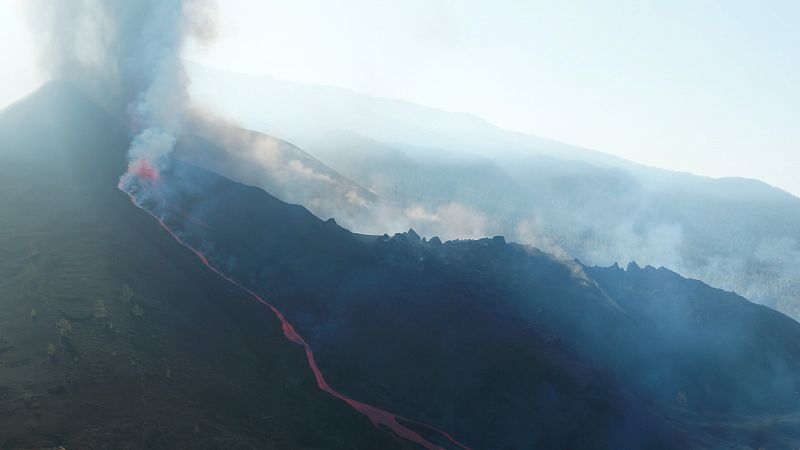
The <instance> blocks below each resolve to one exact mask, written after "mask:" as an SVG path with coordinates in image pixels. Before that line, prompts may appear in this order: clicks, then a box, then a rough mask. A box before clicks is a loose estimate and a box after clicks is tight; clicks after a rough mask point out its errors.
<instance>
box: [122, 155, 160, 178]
mask: <svg viewBox="0 0 800 450" xmlns="http://www.w3.org/2000/svg"><path fill="white" fill-rule="evenodd" d="M128 173H130V174H132V175H135V176H137V177H138V178H140V179H142V180H147V181H151V182H152V181H157V180H158V178H159V174H158V171H157V170H156V169H155V168H154V167H153V166H152V165H151V164H150V161H148V160H146V159H144V158H142V159H139V160H137V161H134V162H132V163H130V164H128Z"/></svg>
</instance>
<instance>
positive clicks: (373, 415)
mask: <svg viewBox="0 0 800 450" xmlns="http://www.w3.org/2000/svg"><path fill="white" fill-rule="evenodd" d="M144 164H147V163H146V162H144ZM146 167H148V168H150V169H151V170H152V167H150V166H149V164H147V165H146ZM130 173H131V174H134V175H137V176H138V175H139V174H140V173H142V172H140V171H136V170H133V171H130ZM152 173H154V174H155V178H149V177H148V176H145V177H143V178H144V179H146V180H148V181H155V180H157V179H158V173H157V172H155V171H152ZM144 174H145V175H147V174H150V172H149V171H147V170H145V171H144ZM120 190H122V191H123V192H125V193H126V194H128V196H129V197H130V199H131V202H132V203H133V205H134V206H136V207H138V208H140V209H142V210H143V211H145V212H147V213H148V214H150V215H151V216H153V218H155V219H156V220H157V221H158V223H159V224H160V225H161V227H162V228H164V230H166V232H167V233H169V234H170V236H172V237H173V239H175V240H176V241H177V242H178V243H179V244H181V245H183V246H184V247H186V248H187V249H189V250H190V251H191V252H192V253H194V254H195V255H196V256H197V257H198V258H199V259H200V261H201V262H202V263H203V264H204V265H205V266H206V267H208V268H209V269H211V271H213V272H214V273H216V274H217V275H219V276H220V277H222V278H223V279H224V280H226V281H228V282H229V283H231V284H233V285H234V286H236V287H238V288H239V289H241V290H243V291H244V292H246V293H247V294H249V295H250V296H251V297H252V298H253V299H255V300H256V301H258V302H259V303H261V304H263V305H264V306H266V307H268V308H269V309H270V310H271V311H272V312H273V314H275V316H276V317H277V318H278V320H280V322H281V328H282V330H283V334H284V336H285V337H286V339H288V340H289V341H291V342H294V343H295V344H298V345H300V346H302V347H303V349H304V350H305V352H306V359H307V360H308V366H309V367H310V368H311V371H312V372H313V373H314V378H315V379H316V381H317V386H318V387H319V388H320V389H322V390H323V391H325V392H327V393H328V394H330V395H332V396H334V397H336V398H338V399H339V400H342V401H343V402H345V403H347V404H348V405H350V407H352V408H353V409H355V410H356V411H358V412H359V413H361V414H363V415H364V416H366V417H367V418H368V419H369V420H370V422H372V424H373V425H374V426H375V427H376V428H379V429H389V430H391V431H392V432H393V433H394V434H395V435H397V436H399V437H401V438H403V439H406V440H407V441H410V442H413V443H415V444H418V445H420V446H422V447H423V448H425V449H426V450H442V447H441V446H439V445H436V444H434V443H432V442H430V441H428V440H427V439H425V438H424V437H422V436H421V435H420V434H419V433H417V432H415V431H413V430H411V429H410V428H408V427H405V426H403V425H402V424H401V423H400V421H405V422H408V423H413V424H417V425H421V426H423V427H425V428H427V429H429V430H432V431H434V432H436V433H438V434H439V435H440V436H442V437H444V438H445V439H447V440H448V441H450V442H451V443H453V444H454V445H456V446H458V447H459V448H461V449H463V450H471V449H470V448H469V447H467V446H465V445H464V444H462V443H460V442H458V441H457V440H456V439H454V438H453V437H452V436H450V435H449V434H448V433H446V432H444V431H442V430H439V429H437V428H435V427H432V426H430V425H427V424H424V423H421V422H417V421H414V420H409V419H406V418H404V417H402V416H398V415H396V414H392V413H390V412H388V411H384V410H382V409H380V408H376V407H374V406H372V405H368V404H366V403H363V402H360V401H358V400H354V399H352V398H350V397H347V396H345V395H344V394H342V393H341V392H339V391H337V390H335V389H334V388H332V387H331V386H330V385H329V384H328V382H327V381H325V377H324V376H323V375H322V372H321V371H320V369H319V367H317V362H316V360H315V358H314V352H313V351H312V350H311V347H310V346H309V345H308V343H306V341H305V339H303V337H302V336H301V335H300V334H299V333H298V332H297V331H295V329H294V327H293V326H292V324H291V323H290V322H289V321H288V320H287V319H286V317H285V316H284V315H283V313H281V312H280V311H279V310H278V309H277V308H276V307H275V306H273V305H272V304H271V303H269V302H268V301H266V300H264V299H263V298H262V297H261V296H259V295H258V294H256V293H255V292H253V291H252V290H250V289H248V288H246V287H244V286H242V285H241V284H239V283H238V282H237V281H235V280H234V279H232V278H231V277H229V276H228V275H225V274H224V273H222V272H221V271H220V270H219V269H217V268H216V267H214V266H213V265H211V263H210V262H209V260H208V258H207V257H206V256H205V255H203V254H202V253H201V252H200V251H199V250H197V249H195V248H193V247H191V246H190V245H188V244H187V243H186V242H184V241H183V240H182V239H181V238H180V237H179V236H178V235H177V234H176V233H175V232H174V231H172V230H171V229H170V228H169V227H168V226H167V224H166V223H164V220H163V219H161V218H160V217H157V216H156V215H154V214H152V213H151V212H150V211H148V210H147V209H146V208H143V207H142V206H140V205H139V204H138V203H137V202H136V198H135V197H134V196H133V195H132V194H131V193H129V192H127V191H125V189H123V188H122V185H120ZM184 214H185V213H184Z"/></svg>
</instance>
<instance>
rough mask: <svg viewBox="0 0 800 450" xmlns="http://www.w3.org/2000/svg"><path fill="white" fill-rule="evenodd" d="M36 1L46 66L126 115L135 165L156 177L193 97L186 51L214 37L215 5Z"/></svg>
mask: <svg viewBox="0 0 800 450" xmlns="http://www.w3.org/2000/svg"><path fill="white" fill-rule="evenodd" d="M29 7H30V10H29V13H30V19H31V22H32V26H33V27H34V29H35V30H37V31H38V32H39V33H40V39H41V40H42V42H41V48H42V54H41V65H42V68H43V69H44V70H45V71H46V72H47V73H48V74H49V75H50V76H51V77H52V78H54V79H60V80H67V81H70V82H72V83H73V84H75V85H76V86H78V87H79V88H81V89H82V90H83V91H84V92H85V93H86V94H88V95H89V96H90V97H92V98H93V100H95V101H96V102H97V103H98V104H100V105H102V106H103V107H105V108H106V109H108V110H109V111H110V112H112V113H114V114H117V115H118V116H120V117H122V118H124V120H125V121H126V123H127V124H128V128H129V129H130V132H131V137H132V142H131V146H130V150H129V152H128V158H129V164H130V166H129V172H132V173H136V174H137V175H140V176H141V177H143V178H145V179H155V178H157V176H158V170H159V168H160V167H161V166H162V165H163V164H164V163H165V161H166V159H165V156H166V155H167V154H168V153H169V152H170V151H172V148H173V146H174V144H175V142H176V140H177V138H178V137H179V135H180V133H181V128H182V123H183V117H184V114H185V112H186V109H187V106H188V103H189V96H188V91H187V84H188V82H187V76H186V73H185V71H184V68H183V64H182V61H181V58H180V56H181V51H182V50H183V48H184V46H185V44H186V43H187V42H188V41H189V40H190V39H194V40H198V41H200V42H207V41H209V40H210V39H211V38H213V36H214V26H213V21H212V20H211V18H212V17H213V14H211V12H212V11H211V10H212V9H213V4H212V3H211V2H210V1H208V0H136V1H130V0H59V1H57V2H53V1H45V0H32V1H31V2H30V3H29ZM121 182H122V183H123V184H124V183H125V177H123V179H122V180H121Z"/></svg>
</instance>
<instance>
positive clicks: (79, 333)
mask: <svg viewBox="0 0 800 450" xmlns="http://www.w3.org/2000/svg"><path fill="white" fill-rule="evenodd" d="M127 146H128V135H127V133H126V131H125V130H124V129H123V128H121V127H120V126H119V125H118V123H117V122H116V121H115V120H113V119H112V118H111V117H109V116H108V114H107V113H106V112H105V111H103V110H102V109H100V108H98V107H97V106H95V105H94V104H93V103H91V102H90V101H89V100H87V99H86V98H85V97H84V96H83V95H82V94H81V93H79V92H78V91H76V90H75V89H74V88H73V87H72V86H70V85H69V84H65V83H58V82H56V83H51V84H48V85H46V86H44V87H43V88H42V89H41V90H40V91H39V92H37V93H35V94H34V95H32V96H31V97H29V98H27V99H25V100H23V101H21V102H20V103H17V104H15V105H13V106H11V107H10V108H8V109H7V110H5V111H3V112H2V113H0V160H1V161H2V164H0V183H1V184H2V186H0V210H1V211H3V214H2V215H1V216H0V253H1V254H2V255H3V258H2V259H0V273H1V274H2V276H0V286H2V288H0V292H2V296H0V448H3V449H17V448H53V447H56V446H64V447H65V448H85V449H91V448H120V449H126V448H127V449H137V448H163V449H175V448H191V447H193V448H253V449H264V448H283V449H297V448H342V449H345V448H346V449H351V448H363V449H374V448H403V446H402V445H401V444H400V443H399V442H398V441H397V440H396V439H394V438H393V437H392V436H391V435H390V434H388V433H386V432H384V431H381V430H378V429H376V428H375V427H374V426H373V425H372V424H371V423H370V422H369V420H368V419H367V418H365V417H363V416H362V415H360V414H359V413H357V412H356V411H353V410H352V409H351V408H349V407H348V406H347V405H345V404H342V402H340V401H339V400H337V399H335V398H332V397H331V396H330V395H328V394H326V393H325V392H322V391H320V390H319V389H318V387H317V386H316V380H315V379H314V376H313V374H312V373H311V372H310V371H309V370H308V366H307V361H306V358H305V355H304V352H303V351H302V349H300V348H298V347H297V346H296V345H294V344H292V343H290V342H287V341H286V340H285V338H284V336H283V332H282V329H281V323H280V321H279V320H278V319H277V318H276V317H275V316H274V315H273V314H272V313H271V312H270V311H268V310H266V309H264V308H263V307H262V305H259V304H257V303H255V302H253V301H252V298H251V297H250V296H249V295H248V294H247V293H246V292H244V291H242V290H241V289H239V288H237V287H235V286H233V285H231V284H230V283H229V282H227V281H226V280H224V279H222V278H220V277H219V275H217V274H216V273H214V272H213V271H212V270H209V269H208V268H207V267H206V266H204V265H203V264H202V263H201V262H200V261H199V260H198V259H197V258H196V257H195V255H194V254H193V253H192V252H191V251H190V250H188V249H186V248H185V247H184V246H182V245H180V244H179V243H178V242H176V241H175V240H174V239H173V238H172V236H170V235H169V234H168V233H166V232H165V231H164V230H163V229H162V228H161V227H160V226H159V225H158V223H157V222H156V221H154V220H153V219H152V217H151V216H150V215H148V214H147V213H145V212H144V211H142V210H140V209H139V208H137V207H135V206H134V205H132V204H131V202H130V200H129V198H128V196H127V195H126V194H125V193H124V192H121V191H120V190H118V189H117V180H118V178H119V176H120V175H121V174H122V173H124V172H125V171H126V169H127V167H126V165H127V163H126V158H125V152H126V150H127ZM134 167H136V166H134ZM135 172H136V173H137V174H138V175H140V176H143V177H144V178H146V179H149V181H153V182H155V181H156V179H157V177H156V176H155V175H156V173H155V172H154V171H152V172H151V171H149V170H146V167H145V166H138V168H137V169H135ZM150 174H152V175H153V176H150Z"/></svg>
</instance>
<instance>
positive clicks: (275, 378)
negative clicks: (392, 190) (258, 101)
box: [0, 83, 800, 449]
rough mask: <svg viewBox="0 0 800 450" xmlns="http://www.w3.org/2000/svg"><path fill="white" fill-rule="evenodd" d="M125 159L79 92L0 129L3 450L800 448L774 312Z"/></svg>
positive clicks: (698, 287) (787, 359)
mask: <svg viewBox="0 0 800 450" xmlns="http://www.w3.org/2000/svg"><path fill="white" fill-rule="evenodd" d="M194 142H197V141H196V139H195V138H192V137H190V138H189V139H187V140H185V141H184V142H182V143H179V145H180V146H181V148H182V150H181V152H190V151H191V147H192V145H193V143H194ZM127 144H128V136H127V133H125V131H124V130H123V129H122V128H120V127H119V126H118V123H117V121H116V120H114V119H113V118H111V117H109V116H108V115H107V114H106V113H105V112H104V111H103V110H102V109H100V108H98V107H97V106H95V105H94V104H92V103H91V102H90V101H88V100H87V99H86V98H85V97H83V96H82V95H81V94H80V93H79V92H77V91H76V90H75V89H73V88H72V87H71V86H69V85H67V84H64V83H51V84H49V85H47V86H45V87H44V88H42V90H40V91H39V92H38V93H36V94H34V95H33V96H32V97H30V98H28V99H26V100H24V101H22V102H20V103H18V104H16V105H13V106H12V107H10V108H9V109H7V110H5V111H4V112H2V113H0V159H2V161H1V162H2V164H0V175H2V176H0V180H2V184H3V185H2V186H0V188H2V189H0V208H2V211H4V212H8V213H7V214H4V215H3V216H2V218H0V221H1V222H0V248H2V249H3V253H4V255H7V257H5V258H3V259H2V261H0V273H2V274H3V276H2V278H0V282H2V286H3V290H2V292H3V296H2V297H0V302H2V305H0V306H2V316H0V321H1V322H0V358H2V361H3V364H2V366H0V380H2V381H0V383H2V385H0V408H2V409H0V417H3V418H4V420H3V421H2V422H0V427H1V428H0V436H2V438H0V448H19V447H22V448H25V447H47V446H55V445H64V446H65V447H67V448H69V447H70V446H72V447H78V448H184V447H191V446H195V447H210V448H365V449H384V448H387V449H388V448H420V447H422V448H453V449H458V448H473V449H500V448H502V449H528V448H572V449H582V448H586V449H597V448H664V449H671V448H758V447H766V448H770V447H777V448H789V447H792V446H798V445H800V422H799V421H798V417H800V415H799V414H800V396H798V395H797V392H800V379H798V377H797V374H798V373H800V346H798V345H797V343H798V342H800V324H798V323H797V322H795V321H794V320H792V319H790V318H789V317H787V316H785V315H783V314H780V313H778V312H775V311H773V310H771V309H769V308H767V307H764V306H759V305H755V304H753V303H751V302H749V301H748V300H746V299H744V298H742V297H739V296H737V295H735V294H733V293H729V292H724V291H720V290H717V289H713V288H710V287H709V286H707V285H705V284H703V283H701V282H699V281H696V280H689V279H685V278H683V277H681V276H679V275H677V274H675V273H673V272H671V271H669V270H667V269H665V268H658V269H657V268H653V267H644V268H641V267H639V266H638V265H636V264H634V263H632V264H630V265H629V266H628V267H627V268H625V269H623V268H620V267H617V266H612V267H590V266H585V265H583V264H581V263H580V262H579V261H565V260H561V259H558V258H556V257H554V256H552V255H549V254H547V253H544V252H542V251H540V250H537V249H535V248H532V247H527V246H522V245H518V244H514V243H509V242H506V240H505V239H504V238H502V237H499V236H498V237H494V238H486V239H479V240H465V241H450V242H441V241H440V240H439V239H435V238H434V239H431V240H427V239H421V238H420V237H419V236H418V235H417V234H416V233H415V232H414V231H413V230H410V231H408V232H407V233H398V234H395V235H393V236H388V235H383V236H369V235H360V234H354V233H352V232H350V231H349V230H347V229H344V228H342V227H340V226H339V225H337V224H336V222H335V221H334V220H327V221H324V220H321V219H319V218H317V217H315V216H314V215H312V214H311V213H310V212H308V210H306V209H305V208H304V207H302V206H299V205H291V204H287V203H285V202H283V201H281V200H279V199H277V198H276V197H273V196H272V195H270V194H269V193H267V192H265V191H264V190H262V189H259V188H255V187H252V186H247V185H244V184H240V183H237V182H234V181H231V180H230V179H227V178H225V177H223V176H221V175H219V174H216V173H214V172H210V171H208V170H205V169H202V168H199V167H197V166H194V165H192V164H189V163H186V162H183V161H180V160H172V161H170V163H169V164H168V165H166V166H164V167H163V168H162V167H159V170H158V171H156V170H155V169H154V168H152V167H150V166H148V165H143V164H144V162H142V163H136V162H134V163H133V164H132V165H130V166H129V165H128V163H127V161H126V158H125V150H126V148H127ZM126 172H127V173H128V174H129V176H130V178H129V179H128V181H129V183H123V184H121V185H120V184H119V177H120V175H121V174H123V173H126ZM118 185H120V186H121V187H122V188H123V189H124V191H123V190H120V189H119V188H118ZM5 418H8V419H5Z"/></svg>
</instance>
